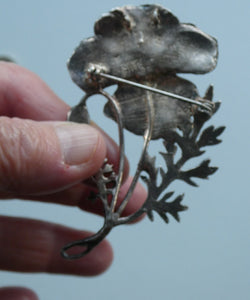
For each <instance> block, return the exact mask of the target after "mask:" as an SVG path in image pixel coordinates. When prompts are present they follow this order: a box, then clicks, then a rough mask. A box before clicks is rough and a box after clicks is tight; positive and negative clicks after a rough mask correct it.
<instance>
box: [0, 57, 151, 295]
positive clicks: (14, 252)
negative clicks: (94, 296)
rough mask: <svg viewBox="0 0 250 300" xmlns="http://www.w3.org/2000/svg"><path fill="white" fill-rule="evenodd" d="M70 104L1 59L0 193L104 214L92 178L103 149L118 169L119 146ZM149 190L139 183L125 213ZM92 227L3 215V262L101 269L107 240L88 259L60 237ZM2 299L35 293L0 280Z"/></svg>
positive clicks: (90, 272)
mask: <svg viewBox="0 0 250 300" xmlns="http://www.w3.org/2000/svg"><path fill="white" fill-rule="evenodd" d="M68 111H69V106H68V105H67V104H66V103H65V102H63V101H62V100H61V99H60V98H59V97H58V96H57V95H55V94H54V92H53V91H52V90H51V89H50V88H49V87H48V86H47V85H46V84H45V83H44V82H43V81H42V80H41V79H40V78H39V77H38V76H37V75H35V74H34V73H32V72H30V71H28V70H27V69H25V68H23V67H20V66H18V65H15V64H12V63H6V62H0V201H4V200H6V199H8V200H11V199H16V198H18V199H29V200H33V201H43V202H52V203H57V204H59V205H68V206H77V207H79V208H80V209H83V210H87V211H89V212H92V213H95V214H99V215H101V214H102V208H101V203H98V202H97V203H95V204H93V203H91V202H90V201H88V200H87V197H88V195H89V193H90V191H92V190H93V189H94V187H93V186H91V184H89V183H88V181H87V180H88V179H89V178H90V177H91V176H92V175H94V174H95V173H96V172H97V171H98V170H99V168H100V167H101V166H102V163H103V160H104V158H105V157H107V158H108V160H109V162H110V163H112V164H113V165H114V168H115V169H117V167H118V147H117V145H116V144H115V143H114V141H112V139H111V138H110V137H109V136H108V135H107V134H105V133H104V132H103V131H102V130H100V129H99V128H98V127H97V126H95V127H94V126H90V125H83V124H82V125H78V124H69V123H66V122H65V120H66V115H67V112H68ZM69 127H70V128H69ZM78 137H80V138H78ZM77 140H78V143H79V147H77ZM74 141H75V143H74ZM72 145H73V146H72ZM128 173H129V166H128V162H127V161H126V163H125V172H124V174H125V176H124V184H123V187H122V191H121V193H120V197H119V201H121V200H122V198H123V195H124V193H125V192H126V189H127V187H128V185H129V182H130V181H131V178H130V177H129V176H128ZM84 181H85V182H86V183H83V182H84ZM145 198H146V191H145V190H144V188H143V187H142V186H141V185H137V187H136V189H135V191H134V194H133V196H132V198H131V200H130V201H129V204H128V205H127V207H126V209H125V211H124V215H127V214H131V213H133V212H134V211H135V210H137V209H138V208H139V207H140V206H141V205H142V203H143V201H144V200H145ZM69 210H70V207H69ZM69 214H70V211H69ZM83 224H84V220H83ZM89 234H90V233H89V232H87V231H83V230H75V229H71V228H69V227H66V225H65V224H63V225H59V224H52V223H49V222H45V221H41V220H35V219H31V218H29V219H28V218H27V219H26V218H16V217H7V216H0V270H8V271H16V272H47V273H57V274H72V275H79V276H94V275H98V274H100V273H102V272H104V271H105V270H106V269H107V268H108V267H109V266H110V264H111V262H112V259H113V252H112V248H111V245H110V244H109V243H108V241H106V240H105V241H103V242H102V243H100V244H99V245H98V246H97V247H96V248H95V249H94V250H93V251H91V252H90V253H89V254H88V255H87V256H86V257H85V258H83V259H80V260H77V261H67V260H65V259H63V258H61V257H60V248H61V247H62V246H63V245H65V244H67V243H68V242H70V241H73V240H78V239H82V238H84V237H86V236H88V235H89ZM0 299H1V300H7V299H8V300H11V299H15V300H21V299H27V300H36V299H38V297H37V295H36V294H35V292H33V291H31V290H29V289H27V288H20V287H1V288H0Z"/></svg>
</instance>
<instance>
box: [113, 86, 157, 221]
mask: <svg viewBox="0 0 250 300" xmlns="http://www.w3.org/2000/svg"><path fill="white" fill-rule="evenodd" d="M146 99H147V101H146V105H147V110H148V122H147V123H148V127H147V129H146V130H145V133H144V145H143V150H142V154H141V157H140V160H139V163H138V165H137V169H136V173H135V175H134V177H133V181H132V183H131V185H130V187H129V190H128V191H127V194H126V196H125V197H124V199H123V201H122V203H121V205H120V206H119V208H118V210H117V214H118V215H119V216H120V215H121V213H122V211H123V210H124V208H125V207H126V205H127V204H128V201H129V199H130V198H131V196H132V193H133V191H134V189H135V186H136V184H137V181H138V179H139V176H140V173H141V171H142V164H143V162H144V159H145V155H146V152H147V148H148V145H149V142H150V140H151V136H152V131H153V127H154V116H155V114H154V105H153V100H152V97H151V95H150V93H148V92H147V97H146ZM118 223H119V220H118V222H117V224H118Z"/></svg>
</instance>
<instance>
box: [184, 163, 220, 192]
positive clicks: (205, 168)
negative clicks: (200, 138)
mask: <svg viewBox="0 0 250 300" xmlns="http://www.w3.org/2000/svg"><path fill="white" fill-rule="evenodd" d="M209 163H210V160H209V159H207V160H204V161H203V162H202V163H201V164H200V165H199V166H198V167H197V168H194V169H191V170H188V171H182V172H180V174H179V179H181V180H184V181H185V182H186V183H188V184H190V185H193V186H197V184H196V183H195V182H194V181H192V180H191V177H197V178H202V179H207V178H208V176H210V175H212V174H214V173H215V172H216V171H217V169H218V168H217V167H210V166H209Z"/></svg>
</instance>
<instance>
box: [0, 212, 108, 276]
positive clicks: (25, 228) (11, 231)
mask: <svg viewBox="0 0 250 300" xmlns="http://www.w3.org/2000/svg"><path fill="white" fill-rule="evenodd" d="M88 235H90V233H88V232H82V231H77V230H73V229H69V228H66V227H63V226H60V225H56V224H51V223H47V222H42V221H35V220H30V219H22V218H10V217H0V245H1V247H0V269H2V270H9V271H18V272H47V273H61V274H73V275H83V276H94V275H98V274H100V273H102V272H104V271H105V270H106V269H107V268H108V267H109V266H110V264H111V262H112V259H113V252H112V249H111V246H110V245H109V243H108V242H107V241H103V242H101V243H100V244H99V245H98V246H97V247H96V248H94V249H93V250H92V251H91V252H90V253H89V254H87V255H86V256H85V257H84V258H82V259H79V260H77V261H67V260H65V259H63V258H62V257H61V256H60V249H61V247H62V246H64V245H65V244H67V243H68V242H70V241H73V240H79V239H83V238H85V237H87V236H88Z"/></svg>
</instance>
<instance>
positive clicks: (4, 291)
mask: <svg viewBox="0 0 250 300" xmlns="http://www.w3.org/2000/svg"><path fill="white" fill-rule="evenodd" d="M0 299H1V300H38V297H37V296H36V294H35V293H34V292H33V291H31V290H29V289H26V288H22V287H4V288H0Z"/></svg>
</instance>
